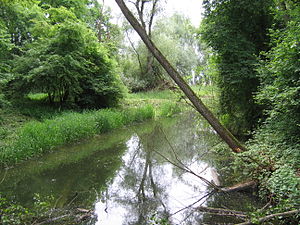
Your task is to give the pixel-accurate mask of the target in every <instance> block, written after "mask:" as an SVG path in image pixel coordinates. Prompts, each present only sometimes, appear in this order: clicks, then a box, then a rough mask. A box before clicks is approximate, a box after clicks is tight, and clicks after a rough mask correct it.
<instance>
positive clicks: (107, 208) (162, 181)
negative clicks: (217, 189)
mask: <svg viewBox="0 0 300 225" xmlns="http://www.w3.org/2000/svg"><path fill="white" fill-rule="evenodd" d="M159 131H161V130H160V129H156V131H155V132H153V133H152V134H148V135H147V138H146V139H145V138H143V137H139V136H137V135H133V136H132V137H131V138H130V139H129V140H128V141H127V143H126V145H127V149H128V150H127V152H126V154H125V155H124V156H123V158H122V160H123V166H122V168H121V169H120V170H119V172H118V174H117V176H116V177H115V178H114V180H113V182H112V184H111V185H109V187H108V189H107V190H106V192H105V193H103V194H102V197H101V198H100V199H99V200H98V201H97V203H96V204H95V212H96V215H97V222H96V224H97V225H103V224H114V225H119V224H120V225H122V224H148V221H150V220H151V219H150V218H151V216H153V215H154V214H156V216H157V217H168V218H169V221H170V222H171V223H172V224H188V223H186V222H188V221H189V222H191V219H190V218H189V219H188V217H187V216H188V215H186V212H185V210H183V209H184V208H185V207H187V206H193V207H196V206H198V205H204V206H205V205H206V198H207V197H206V196H208V193H209V192H210V191H211V190H209V188H208V187H207V185H206V184H205V183H203V182H202V181H201V180H200V179H199V178H197V177H195V176H194V175H192V174H190V173H184V172H183V171H180V170H179V169H178V167H176V166H175V165H173V164H171V163H170V162H167V161H165V159H164V158H162V157H161V156H160V154H157V153H156V152H160V153H162V154H165V155H166V156H168V154H170V152H169V151H168V148H173V146H167V145H166V143H165V142H166V141H167V140H166V141H165V142H160V143H157V142H156V141H155V140H152V138H151V135H152V136H160V137H162V136H164V134H162V133H159ZM169 156H170V155H169ZM188 166H189V169H191V170H192V171H194V172H195V173H197V174H198V175H201V176H202V177H204V178H205V179H207V180H208V181H213V182H215V183H218V179H217V178H218V177H217V175H216V171H215V169H214V168H213V167H211V166H209V165H208V164H207V163H205V162H203V161H200V160H198V159H197V157H196V156H194V157H193V158H192V159H190V160H189V162H188ZM199 218H200V217H197V219H199Z"/></svg>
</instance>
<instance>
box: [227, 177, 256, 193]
mask: <svg viewBox="0 0 300 225" xmlns="http://www.w3.org/2000/svg"><path fill="white" fill-rule="evenodd" d="M256 186H257V182H256V181H254V180H251V181H246V182H242V183H238V184H235V185H233V186H231V187H225V188H221V191H222V192H232V191H244V190H247V189H250V188H254V187H256Z"/></svg>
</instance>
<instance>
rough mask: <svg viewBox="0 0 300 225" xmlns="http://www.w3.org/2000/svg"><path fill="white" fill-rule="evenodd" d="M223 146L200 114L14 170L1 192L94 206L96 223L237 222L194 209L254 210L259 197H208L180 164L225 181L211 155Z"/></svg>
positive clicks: (118, 133)
mask: <svg viewBox="0 0 300 225" xmlns="http://www.w3.org/2000/svg"><path fill="white" fill-rule="evenodd" d="M217 142H219V139H218V137H216V135H215V134H214V132H213V131H212V130H211V129H210V128H209V126H208V125H207V124H206V123H205V122H204V121H203V120H201V119H199V118H198V117H195V116H194V115H193V114H185V115H182V116H181V117H178V118H172V119H164V120H160V121H149V122H147V123H144V124H139V125H136V126H131V127H128V128H124V129H120V130H115V131H113V132H111V133H107V134H103V135H101V136H99V137H96V138H94V139H90V140H87V141H82V142H80V143H77V144H74V145H71V146H65V147H63V148H59V149H57V150H56V151H55V152H52V153H50V154H46V155H44V156H43V157H40V158H38V159H33V160H31V161H28V162H26V163H24V164H20V165H18V166H15V168H12V169H10V170H9V171H8V172H7V173H6V172H4V171H0V177H3V176H5V179H4V180H3V182H2V183H1V185H0V192H2V193H5V195H6V196H10V197H12V198H13V199H14V200H15V201H16V202H18V203H21V204H23V205H25V206H27V207H31V206H32V205H33V200H32V199H33V196H34V194H35V193H38V194H39V195H40V196H53V197H54V199H55V206H56V207H58V208H60V207H66V208H72V209H74V208H76V207H81V208H86V209H90V208H95V211H96V218H93V220H91V221H89V222H88V223H89V224H95V223H96V224H97V225H105V224H109V225H118V224H124V225H125V224H126V225H127V224H138V225H143V224H151V220H152V221H153V215H154V218H169V222H170V223H171V224H184V225H188V224H203V223H207V224H217V223H224V221H225V222H228V223H231V222H232V221H233V220H232V219H226V218H224V217H221V218H218V217H215V216H210V215H203V214H202V213H199V212H197V211H196V210H195V208H196V206H198V205H203V206H209V207H228V208H231V209H236V210H247V206H248V205H251V204H252V203H253V197H252V196H251V195H247V194H244V193H241V194H238V193H233V194H230V195H221V194H217V195H216V194H214V195H209V194H210V192H211V190H210V188H209V187H207V186H206V185H205V183H204V182H202V181H201V180H200V179H199V178H197V177H195V176H194V175H191V174H189V173H186V172H184V171H183V170H181V169H179V168H177V167H176V166H174V164H177V165H180V166H183V165H185V166H187V167H188V168H189V169H190V170H192V171H193V172H195V173H196V174H198V175H201V176H202V177H204V178H206V179H207V180H209V181H213V182H214V183H215V184H219V181H218V174H217V172H216V171H217V170H218V171H219V172H220V170H219V167H222V165H223V164H222V163H216V162H217V161H216V159H215V158H214V157H213V155H212V154H211V153H210V149H211V147H212V146H213V145H214V144H216V143H217ZM222 161H223V162H225V161H224V159H222ZM219 165H220V166H219ZM215 167H216V168H215ZM224 179H225V180H228V177H226V178H224ZM224 179H221V180H224ZM74 196H76V198H74ZM254 201H255V199H254ZM95 202H96V203H95ZM188 206H190V207H188Z"/></svg>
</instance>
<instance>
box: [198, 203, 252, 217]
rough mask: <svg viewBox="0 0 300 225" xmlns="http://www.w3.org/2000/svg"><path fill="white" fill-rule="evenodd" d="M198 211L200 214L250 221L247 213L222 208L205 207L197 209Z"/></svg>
mask: <svg viewBox="0 0 300 225" xmlns="http://www.w3.org/2000/svg"><path fill="white" fill-rule="evenodd" d="M196 210H197V211H200V212H205V213H209V214H214V215H218V216H234V217H238V218H240V219H248V216H247V213H245V212H242V211H236V210H230V209H222V208H211V207H204V206H199V207H197V208H196Z"/></svg>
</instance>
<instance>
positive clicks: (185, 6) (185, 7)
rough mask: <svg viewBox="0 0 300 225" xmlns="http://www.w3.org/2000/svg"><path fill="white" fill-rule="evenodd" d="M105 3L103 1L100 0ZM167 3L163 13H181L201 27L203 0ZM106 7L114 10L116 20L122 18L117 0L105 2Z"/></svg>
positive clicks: (182, 0) (170, 0)
mask: <svg viewBox="0 0 300 225" xmlns="http://www.w3.org/2000/svg"><path fill="white" fill-rule="evenodd" d="M98 1H99V2H100V3H103V0H98ZM162 1H166V3H165V4H164V5H165V7H164V10H163V13H164V14H166V15H169V16H171V15H172V14H173V13H175V12H179V13H181V14H183V15H185V16H187V17H189V18H190V19H191V22H192V23H193V25H194V26H196V27H199V25H200V21H201V14H202V12H203V8H202V0H162ZM104 5H106V6H109V7H110V8H111V9H112V13H113V16H114V17H115V19H116V20H118V19H117V18H120V14H121V11H120V9H119V7H118V5H117V4H116V2H115V0H104Z"/></svg>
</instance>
